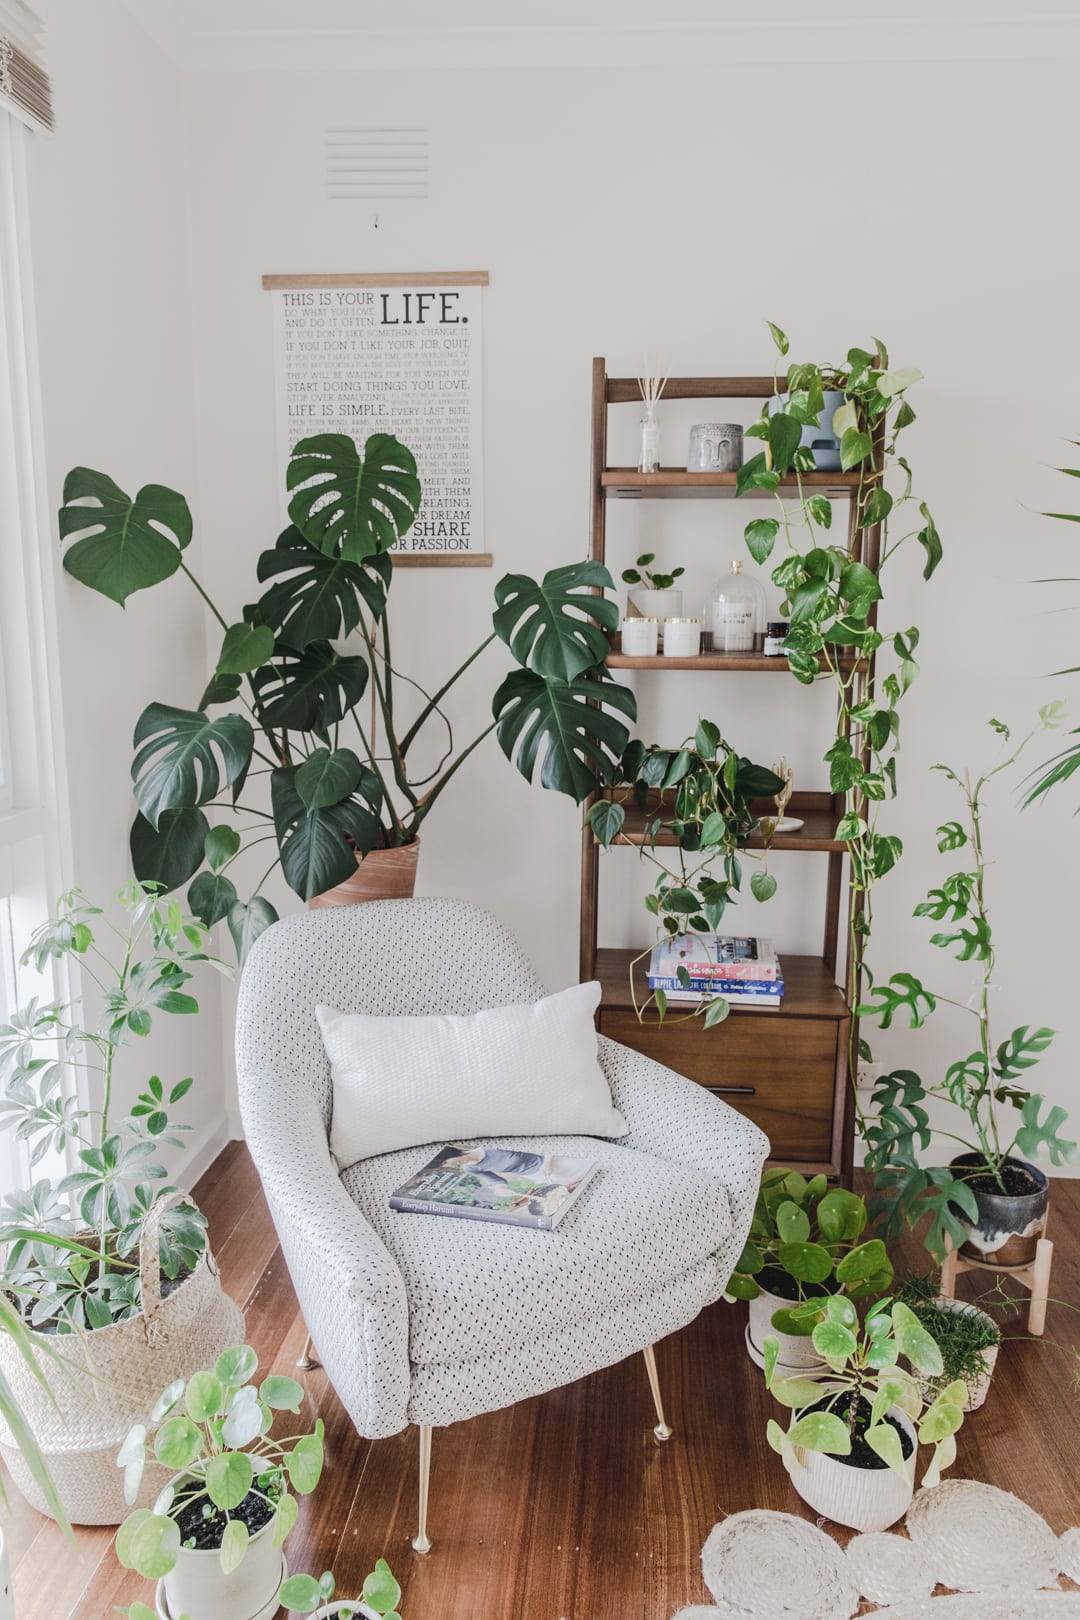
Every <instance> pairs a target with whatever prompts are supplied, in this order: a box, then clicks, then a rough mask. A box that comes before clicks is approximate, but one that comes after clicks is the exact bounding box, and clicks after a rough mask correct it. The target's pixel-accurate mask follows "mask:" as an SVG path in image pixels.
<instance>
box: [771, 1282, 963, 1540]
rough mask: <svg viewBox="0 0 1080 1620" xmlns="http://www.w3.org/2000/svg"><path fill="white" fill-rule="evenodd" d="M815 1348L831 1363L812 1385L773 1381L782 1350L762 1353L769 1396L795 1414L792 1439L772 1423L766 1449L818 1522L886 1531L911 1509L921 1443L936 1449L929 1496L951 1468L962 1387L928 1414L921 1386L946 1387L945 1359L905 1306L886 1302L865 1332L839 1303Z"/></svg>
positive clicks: (845, 1303) (869, 1317)
mask: <svg viewBox="0 0 1080 1620" xmlns="http://www.w3.org/2000/svg"><path fill="white" fill-rule="evenodd" d="M813 1339H814V1344H815V1347H816V1349H817V1350H818V1352H819V1353H820V1354H821V1355H822V1356H823V1357H824V1358H825V1362H826V1371H825V1372H824V1373H823V1374H821V1375H820V1376H818V1377H815V1378H777V1377H775V1372H776V1360H777V1356H778V1354H779V1348H780V1347H779V1345H778V1343H777V1341H776V1339H775V1338H771V1339H769V1340H768V1342H767V1344H766V1356H765V1382H766V1386H767V1387H768V1389H769V1391H770V1393H771V1394H772V1395H773V1396H774V1397H775V1399H776V1400H778V1401H779V1402H780V1403H781V1405H783V1406H786V1407H788V1408H789V1409H790V1410H791V1419H790V1422H789V1424H788V1428H787V1430H786V1431H785V1430H784V1429H783V1428H781V1426H780V1424H779V1423H777V1422H776V1421H775V1419H772V1418H770V1420H769V1424H768V1428H767V1431H766V1433H767V1437H768V1441H769V1444H770V1445H771V1446H772V1448H773V1450H774V1451H777V1452H779V1453H780V1456H781V1457H782V1458H783V1462H784V1466H785V1468H786V1469H787V1471H788V1474H789V1476H790V1478H791V1483H792V1484H793V1485H794V1487H795V1489H796V1491H798V1493H799V1495H800V1496H801V1497H802V1499H803V1501H804V1502H806V1504H807V1505H808V1506H809V1507H812V1508H813V1509H814V1511H815V1512H817V1513H822V1514H824V1515H825V1516H826V1518H829V1519H832V1520H834V1521H835V1523H837V1524H844V1525H848V1526H849V1527H850V1528H851V1529H853V1530H860V1531H871V1530H887V1529H888V1528H889V1526H890V1525H893V1524H895V1523H896V1522H897V1520H898V1519H900V1518H902V1517H903V1515H904V1514H905V1513H906V1512H907V1509H908V1507H909V1506H910V1504H911V1499H912V1496H913V1495H914V1491H915V1462H916V1453H917V1451H918V1447H919V1444H920V1442H921V1443H923V1444H926V1445H932V1446H933V1447H934V1453H933V1456H932V1458H931V1460H930V1465H929V1467H928V1468H927V1470H926V1473H925V1474H924V1475H923V1480H922V1483H923V1485H924V1486H932V1485H936V1484H937V1483H938V1481H939V1479H940V1477H941V1471H942V1469H944V1468H947V1467H948V1466H949V1464H950V1463H952V1462H953V1461H954V1459H955V1457H956V1439H955V1436H956V1431H957V1430H958V1429H959V1427H960V1425H961V1424H962V1423H963V1421H964V1404H963V1403H964V1398H965V1395H966V1393H967V1391H966V1386H965V1385H964V1383H963V1381H962V1380H960V1379H957V1380H956V1381H955V1382H953V1383H951V1384H948V1385H947V1386H946V1387H945V1389H944V1390H942V1392H941V1394H940V1395H938V1397H937V1398H936V1400H934V1401H932V1402H931V1403H930V1405H928V1406H924V1402H923V1397H922V1393H921V1390H920V1384H919V1380H920V1378H927V1377H930V1378H936V1377H940V1375H941V1373H942V1371H943V1363H942V1357H941V1351H940V1350H939V1348H938V1346H937V1344H936V1343H935V1341H934V1340H933V1339H932V1338H931V1336H930V1334H929V1333H928V1332H927V1331H926V1329H925V1328H924V1327H923V1326H922V1324H921V1323H920V1322H919V1320H918V1318H917V1317H916V1316H915V1314H914V1313H913V1312H912V1311H911V1309H910V1308H909V1307H908V1306H907V1305H905V1304H903V1303H902V1302H901V1301H899V1300H888V1299H885V1300H880V1301H879V1302H878V1304H876V1305H874V1306H873V1307H872V1308H871V1309H870V1310H869V1311H868V1312H867V1314H866V1319H865V1321H864V1323H863V1325H862V1327H861V1328H860V1326H859V1320H858V1313H857V1311H856V1309H855V1307H854V1305H853V1304H852V1303H851V1301H850V1300H849V1299H845V1298H843V1297H842V1296H840V1295H834V1296H833V1297H832V1298H831V1299H830V1300H829V1301H828V1302H827V1307H826V1316H825V1319H824V1320H823V1321H821V1322H819V1323H818V1325H817V1326H816V1327H815V1329H814V1332H813ZM902 1360H903V1361H906V1362H907V1363H908V1369H910V1370H908V1369H905V1368H903V1367H901V1365H900V1363H901V1361H902Z"/></svg>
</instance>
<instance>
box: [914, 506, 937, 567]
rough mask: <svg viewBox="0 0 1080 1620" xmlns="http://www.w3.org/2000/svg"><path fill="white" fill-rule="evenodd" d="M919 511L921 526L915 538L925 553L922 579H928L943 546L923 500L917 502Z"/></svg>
mask: <svg viewBox="0 0 1080 1620" xmlns="http://www.w3.org/2000/svg"><path fill="white" fill-rule="evenodd" d="M919 511H920V512H921V513H922V517H923V527H922V528H921V529H920V530H919V532H918V534H917V535H916V537H915V538H916V539H917V540H918V542H919V544H920V546H922V548H923V551H924V552H925V553H926V562H925V564H924V565H923V579H929V578H930V576H931V574H932V573H933V572H934V570H935V568H936V567H937V565H938V563H939V562H940V561H941V559H942V556H943V548H942V544H941V536H940V534H939V533H938V530H937V524H936V523H935V522H934V520H933V518H932V517H931V516H930V509H929V507H928V506H927V504H926V502H925V501H921V502H920V503H919Z"/></svg>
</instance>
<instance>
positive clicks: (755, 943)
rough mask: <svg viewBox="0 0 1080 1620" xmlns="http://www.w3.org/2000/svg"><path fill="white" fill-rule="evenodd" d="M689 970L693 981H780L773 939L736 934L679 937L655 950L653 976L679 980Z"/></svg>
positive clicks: (652, 961)
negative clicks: (678, 974)
mask: <svg viewBox="0 0 1080 1620" xmlns="http://www.w3.org/2000/svg"><path fill="white" fill-rule="evenodd" d="M681 967H682V968H685V969H686V971H687V973H688V974H689V975H690V977H691V978H692V979H729V980H730V979H764V980H769V979H779V978H780V977H781V971H780V962H779V959H778V957H777V955H776V952H775V950H774V949H773V943H772V940H771V939H757V938H755V937H754V936H753V935H749V936H745V937H743V936H740V935H735V934H675V935H673V936H672V937H671V938H670V939H661V940H659V941H658V942H657V943H656V944H655V945H654V946H653V952H652V957H651V959H650V962H649V973H650V974H651V975H653V976H654V977H656V978H664V979H667V978H675V977H676V976H677V973H678V969H679V968H681Z"/></svg>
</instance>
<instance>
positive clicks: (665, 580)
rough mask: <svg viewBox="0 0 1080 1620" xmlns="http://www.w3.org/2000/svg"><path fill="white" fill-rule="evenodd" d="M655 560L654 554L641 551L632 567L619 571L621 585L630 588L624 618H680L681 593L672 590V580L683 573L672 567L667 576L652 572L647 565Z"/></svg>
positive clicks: (673, 587)
mask: <svg viewBox="0 0 1080 1620" xmlns="http://www.w3.org/2000/svg"><path fill="white" fill-rule="evenodd" d="M655 561H656V553H655V552H653V551H644V552H642V554H641V556H640V557H639V558H638V560H637V565H636V567H634V568H624V569H623V576H622V577H623V583H624V584H625V585H629V586H630V590H628V591H627V593H626V616H627V618H628V619H632V618H635V617H637V618H640V619H661V620H663V619H678V618H681V617H682V610H683V593H682V591H681V590H678V589H676V588H675V581H676V580H677V579H679V578H680V577H681V576H682V575H683V574H684V573H685V572H686V570H685V569H684V568H673V569H672V570H671V573H670V574H663V573H660V572H659V570H653V569H651V568H650V566H649V564H650V563H653V562H655Z"/></svg>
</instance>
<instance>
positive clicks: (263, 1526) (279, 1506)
mask: <svg viewBox="0 0 1080 1620" xmlns="http://www.w3.org/2000/svg"><path fill="white" fill-rule="evenodd" d="M257 1366H258V1358H257V1356H256V1355H255V1352H254V1350H252V1349H251V1347H250V1345H246V1344H244V1345H237V1346H234V1347H232V1348H230V1349H228V1350H225V1351H223V1352H222V1354H221V1355H220V1356H219V1357H218V1359H217V1361H216V1363H215V1365H214V1367H213V1369H212V1370H209V1369H203V1370H200V1371H198V1372H196V1373H193V1374H192V1375H191V1377H190V1378H188V1379H186V1380H185V1379H182V1378H181V1379H177V1380H176V1381H175V1382H174V1383H172V1384H170V1385H169V1387H168V1388H167V1389H166V1390H164V1391H163V1392H162V1394H161V1395H160V1396H159V1397H158V1400H157V1402H156V1403H155V1405H154V1407H153V1409H152V1411H151V1412H150V1413H149V1415H148V1418H147V1420H146V1421H145V1422H141V1423H137V1424H135V1425H134V1427H133V1428H132V1429H131V1431H130V1433H129V1434H128V1436H127V1438H126V1439H125V1441H124V1443H123V1445H122V1446H121V1448H120V1451H119V1453H118V1455H117V1459H116V1460H117V1462H118V1463H119V1464H120V1466H121V1467H122V1468H123V1470H124V1490H125V1494H126V1496H127V1499H128V1501H134V1500H135V1499H136V1496H137V1495H138V1491H139V1487H140V1482H141V1479H142V1474H143V1468H144V1466H145V1462H146V1456H147V1447H148V1445H149V1446H150V1448H151V1449H152V1451H153V1455H154V1457H155V1458H156V1459H157V1461H158V1463H160V1464H161V1465H162V1466H163V1467H164V1468H167V1469H168V1470H169V1471H170V1472H171V1474H172V1476H173V1477H172V1479H171V1480H170V1481H169V1482H168V1483H167V1484H166V1485H165V1487H164V1489H163V1490H162V1491H161V1492H160V1494H159V1495H158V1497H157V1500H156V1501H155V1503H154V1505H153V1507H152V1508H139V1509H137V1510H136V1511H135V1512H134V1513H132V1514H131V1515H130V1517H128V1518H127V1519H125V1520H124V1523H123V1524H122V1525H121V1526H120V1529H119V1530H118V1531H117V1535H116V1556H117V1558H118V1559H119V1560H120V1562H121V1564H123V1566H124V1568H125V1569H134V1570H137V1571H138V1573H139V1574H140V1575H142V1576H144V1577H145V1578H146V1579H147V1580H154V1581H158V1582H160V1583H161V1584H160V1587H159V1595H158V1597H159V1612H160V1611H163V1612H164V1614H165V1616H166V1620H180V1616H181V1615H188V1616H190V1620H268V1617H269V1616H270V1615H273V1614H276V1613H277V1609H278V1591H279V1588H280V1587H281V1584H282V1581H283V1578H284V1576H285V1574H286V1569H285V1559H284V1555H283V1553H282V1551H281V1548H282V1545H283V1543H284V1541H285V1538H286V1536H287V1535H288V1534H289V1531H290V1530H291V1529H292V1527H293V1525H294V1524H295V1523H296V1516H297V1512H298V1507H297V1500H296V1498H297V1496H307V1495H309V1494H310V1492H311V1491H313V1490H314V1489H315V1487H316V1485H317V1484H318V1483H319V1479H320V1476H321V1474H322V1469H323V1424H322V1419H321V1418H319V1419H317V1420H316V1422H315V1425H314V1427H313V1428H312V1429H311V1430H309V1431H308V1432H307V1433H305V1434H300V1435H291V1436H289V1437H288V1438H287V1439H284V1440H273V1439H271V1437H270V1429H271V1425H272V1424H273V1422H274V1414H275V1413H277V1412H293V1413H298V1412H299V1411H300V1407H301V1403H302V1402H303V1399H304V1391H303V1388H302V1386H301V1385H300V1384H298V1383H297V1382H296V1380H295V1379H293V1378H284V1377H280V1376H278V1375H277V1374H270V1376H268V1377H266V1378H264V1379H263V1380H262V1382H261V1383H259V1384H258V1385H256V1384H255V1383H254V1382H253V1381H252V1380H253V1378H254V1375H255V1371H256V1369H257ZM150 1430H154V1431H155V1432H154V1434H153V1438H152V1440H151V1439H150V1437H149V1431H150Z"/></svg>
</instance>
